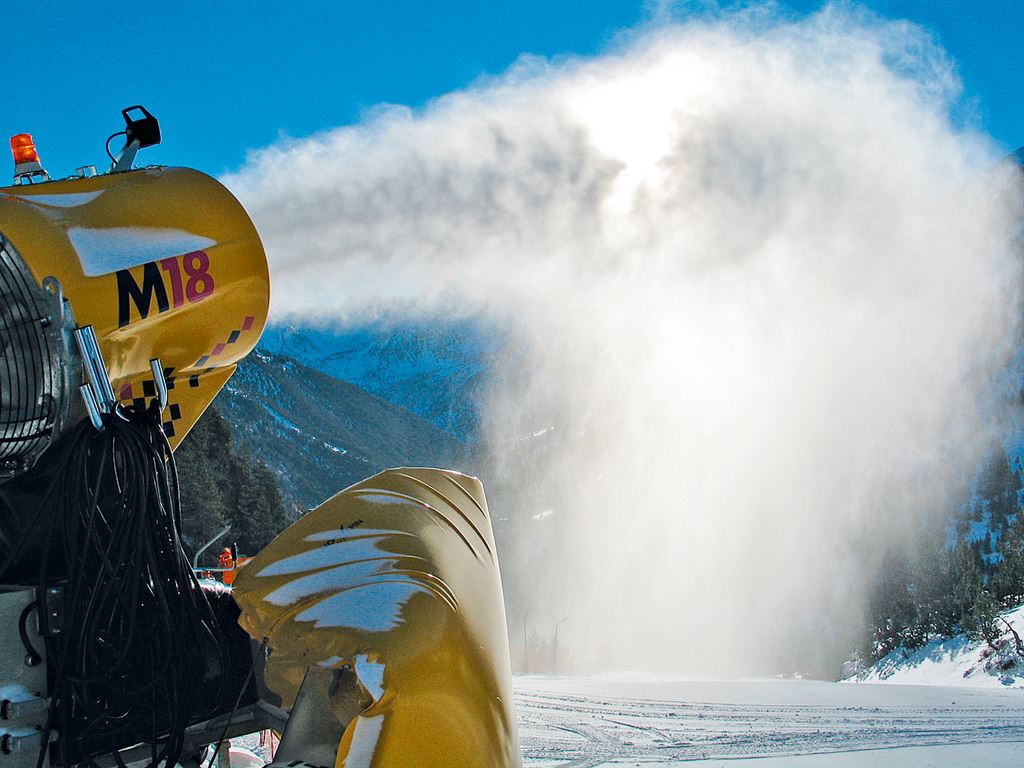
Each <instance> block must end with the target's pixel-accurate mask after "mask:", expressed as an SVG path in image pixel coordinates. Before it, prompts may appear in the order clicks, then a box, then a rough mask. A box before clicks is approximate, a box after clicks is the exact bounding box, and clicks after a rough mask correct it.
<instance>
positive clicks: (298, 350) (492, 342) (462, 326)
mask: <svg viewBox="0 0 1024 768" xmlns="http://www.w3.org/2000/svg"><path fill="white" fill-rule="evenodd" d="M498 344H499V342H498V341H496V335H495V334H493V333H488V332H485V331H483V330H482V329H481V326H480V325H478V324H475V323H473V322H471V321H460V322H454V321H453V322H438V323H435V324H430V325H426V324H410V323H404V324H402V325H391V324H388V323H384V322H381V323H377V324H373V325H366V326H361V327H355V328H344V329H336V328H330V327H312V326H302V327H298V326H294V325H272V326H270V327H268V328H267V330H266V331H265V332H264V334H263V338H262V339H261V340H260V346H261V347H262V348H263V349H265V350H266V351H268V352H270V353H273V354H276V355H286V356H288V357H292V358H294V359H295V360H297V361H299V362H300V363H302V364H303V365H306V366H308V367H310V368H313V369H316V370H318V371H320V372H322V373H326V374H328V375H330V376H333V377H334V378H336V379H341V380H342V381H347V382H350V383H352V384H355V385H356V386H358V387H360V388H362V389H364V390H366V391H367V392H370V393H372V394H374V395H377V396H378V397H380V398H383V399H384V400H387V401H389V402H391V403H395V404H397V405H400V406H402V407H403V408H406V409H408V410H410V411H412V412H413V413H415V414H416V415H418V416H420V417H421V418H423V419H425V420H427V421H429V422H430V423H432V424H433V425H434V426H436V427H438V428H439V429H442V430H444V431H445V432H447V433H448V434H450V435H451V436H453V437H455V438H456V439H457V440H459V441H461V442H468V443H471V442H473V441H474V440H475V438H476V433H477V426H478V419H477V408H476V401H477V396H478V394H479V392H480V390H481V388H482V386H483V384H484V381H485V377H486V372H487V369H488V367H489V361H490V359H491V357H492V356H493V355H494V353H495V351H496V349H497V347H498Z"/></svg>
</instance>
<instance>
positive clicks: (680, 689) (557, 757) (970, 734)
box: [516, 676, 1024, 768]
mask: <svg viewBox="0 0 1024 768" xmlns="http://www.w3.org/2000/svg"><path fill="white" fill-rule="evenodd" d="M516 706H517V711H518V715H519V729H520V731H519V733H520V741H521V744H522V750H523V764H524V766H525V768H548V767H550V768H554V767H555V766H558V767H559V768H597V767H598V766H602V767H608V768H610V767H611V766H615V767H616V768H618V767H619V766H651V767H652V768H653V766H659V768H670V767H671V766H677V765H687V766H690V765H697V766H714V765H718V766H726V765H728V766H733V765H734V764H735V763H736V762H737V761H740V762H746V761H749V762H751V763H754V762H755V760H756V765H757V766H758V768H777V767H778V766H789V765H794V766H797V768H818V767H827V768H864V767H865V766H879V767H880V768H884V767H885V766H900V767H901V768H917V767H918V766H961V765H985V766H989V767H991V766H1020V765H1024V692H1022V691H1020V690H1012V689H984V688H964V687H960V688H954V687H946V686H937V685H931V686H919V685H873V684H864V685H843V684H836V683H825V682H812V681H803V680H746V681H709V680H665V679H655V678H647V679H644V678H638V677H633V678H628V679H627V678H616V677H601V678H552V677H539V676H523V677H518V678H516Z"/></svg>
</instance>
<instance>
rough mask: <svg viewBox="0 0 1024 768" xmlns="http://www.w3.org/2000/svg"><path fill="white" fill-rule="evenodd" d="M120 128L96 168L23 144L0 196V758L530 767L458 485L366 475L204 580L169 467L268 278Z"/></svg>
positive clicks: (210, 194) (241, 349)
mask: <svg viewBox="0 0 1024 768" xmlns="http://www.w3.org/2000/svg"><path fill="white" fill-rule="evenodd" d="M124 119H125V124H126V127H125V130H124V132H123V134H124V137H125V145H124V148H123V149H122V150H121V152H120V154H119V155H118V156H117V157H112V163H111V167H110V169H109V171H107V172H106V173H100V174H97V173H96V172H95V169H93V168H91V167H86V168H81V169H79V171H78V173H77V174H76V175H75V176H73V177H71V178H67V179H60V180H53V179H50V177H49V176H48V175H47V173H46V171H45V170H44V169H43V166H42V164H41V162H40V160H39V156H38V154H37V153H36V151H35V147H34V146H33V142H32V138H31V136H29V135H27V134H22V135H19V136H16V137H14V138H13V139H12V150H13V152H14V157H15V184H14V185H13V186H10V187H5V188H2V189H0V585H2V587H0V647H2V648H3V649H4V650H5V651H6V652H5V653H4V654H3V657H2V659H0V768H22V767H23V766H32V765H35V766H44V765H47V764H49V765H60V766H70V765H89V766H98V767H102V768H106V767H107V766H111V767H112V766H122V767H123V766H126V765H129V766H142V765H147V766H149V765H161V766H164V765H166V766H168V767H170V766H174V765H176V764H180V765H182V766H189V765H193V766H199V765H204V766H212V765H214V764H217V765H220V766H228V765H235V766H238V765H246V766H248V765H255V764H262V762H263V761H261V760H258V759H257V758H256V756H255V755H254V754H253V753H250V752H246V751H245V750H243V749H240V748H239V747H238V746H237V744H236V745H235V746H231V745H230V742H229V740H230V739H232V738H235V737H239V736H242V735H245V734H255V733H259V732H263V733H273V734H274V735H275V739H274V740H275V742H276V741H277V739H279V745H278V746H277V749H276V754H275V756H274V758H273V762H274V764H275V765H282V766H283V765H288V766H289V767H290V768H299V767H300V766H304V765H305V766H330V765H336V766H338V767H339V768H341V767H342V766H344V767H345V768H356V767H357V766H358V767H359V768H369V767H371V766H372V767H374V768H384V767H387V768H397V767H398V766H422V767H425V768H430V767H434V766H438V767H440V766H449V767H457V766H495V767H496V768H498V767H500V768H505V767H507V766H518V765H520V757H519V752H518V740H517V735H516V725H515V716H514V712H513V705H512V686H511V673H510V666H509V659H508V638H507V634H506V627H505V616H504V608H503V602H502V592H501V582H500V576H499V572H498V562H497V556H496V549H495V544H494V538H493V535H492V532H491V524H490V519H489V516H488V512H487V504H486V501H485V499H484V493H483V488H482V486H481V484H480V482H479V481H478V480H476V479H475V478H472V477H467V476H464V475H461V474H458V473H456V472H450V471H444V470H438V469H422V468H416V469H409V468H405V469H394V470H389V471H386V472H383V473H381V474H379V475H377V476H375V477H372V478H369V479H368V480H364V481H363V482H360V483H358V484H356V485H354V486H352V487H350V488H348V489H346V490H344V491H342V492H341V493H339V494H338V495H336V496H335V497H334V498H332V499H330V500H328V501H327V502H325V503H324V504H323V505H321V506H320V507H319V508H317V509H315V510H313V511H311V512H309V513H308V514H306V515H305V516H304V517H303V518H301V519H300V520H299V521H298V522H297V523H295V524H294V525H293V526H291V527H290V528H289V529H287V530H286V531H284V532H283V533H282V534H281V535H280V536H278V537H277V539H275V540H274V541H273V542H272V543H271V544H270V545H269V546H267V547H266V548H265V549H264V550H263V551H262V552H260V553H259V554H258V555H256V556H255V557H254V558H253V559H252V560H251V562H249V563H248V564H247V565H246V566H245V568H243V569H241V570H239V571H238V575H237V578H236V580H235V582H234V585H233V586H232V587H231V588H228V587H226V586H223V585H219V586H211V585H209V584H207V583H201V582H200V581H199V580H198V579H197V578H196V575H195V573H194V571H193V569H192V567H191V563H190V561H189V558H188V557H187V555H186V553H185V551H184V544H183V542H182V541H181V539H180V509H179V500H178V489H177V478H176V475H175V470H174V460H173V451H174V449H176V447H177V446H178V445H179V444H180V442H181V441H182V440H183V439H186V436H187V434H188V432H189V429H190V428H191V427H192V426H193V425H194V424H195V422H196V420H197V419H198V418H199V417H200V415H201V414H202V413H203V411H204V410H205V409H206V408H207V406H208V405H209V404H210V403H211V401H212V400H213V398H214V397H215V395H216V394H217V392H218V391H219V390H220V389H221V387H223V386H224V384H225V382H226V381H227V380H228V378H229V377H230V376H231V374H232V372H233V371H234V370H235V366H236V365H237V363H238V362H239V361H240V360H241V359H242V358H244V357H245V355H246V354H248V353H249V352H250V351H251V350H252V349H253V348H254V346H255V344H256V342H257V340H258V339H259V336H260V333H261V331H262V329H263V326H264V324H265V322H266V317H267V311H268V306H269V292H270V283H269V276H268V270H267V261H266V256H265V254H264V251H263V246H262V244H261V242H260V238H259V235H258V234H257V232H256V229H255V227H254V226H253V224H252V222H251V220H250V219H249V217H248V215H247V214H246V212H245V211H244V210H243V208H242V206H241V205H240V204H239V202H238V201H237V200H236V199H235V198H234V197H233V196H232V195H231V194H230V193H229V192H228V191H227V190H226V189H225V188H224V187H223V186H221V185H220V184H219V183H218V182H217V181H215V180H214V179H212V178H210V177H208V176H206V175H204V174H202V173H199V172H197V171H194V170H189V169H185V168H168V167H153V166H151V167H146V168H141V169H138V170H136V169H134V168H133V165H134V160H135V156H136V154H137V152H138V151H139V150H141V149H144V148H146V147H147V146H152V145H153V144H156V143H159V141H160V128H159V124H158V123H157V121H156V118H154V117H153V116H152V115H151V114H149V113H148V112H147V111H146V110H145V109H143V108H141V107H131V108H129V109H126V110H124ZM117 135H120V134H115V136H117ZM112 138H113V137H112ZM108 144H109V142H108Z"/></svg>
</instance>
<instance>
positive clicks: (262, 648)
mask: <svg viewBox="0 0 1024 768" xmlns="http://www.w3.org/2000/svg"><path fill="white" fill-rule="evenodd" d="M269 642H270V638H269V637H264V638H263V641H262V642H261V643H260V648H259V650H258V651H257V652H256V653H254V654H253V655H252V664H250V665H249V671H248V672H247V673H246V675H245V682H244V683H242V687H241V688H240V689H239V691H238V698H236V699H235V706H233V707H232V708H231V714H229V715H228V719H227V722H226V723H224V730H223V731H221V732H220V738H219V739H217V746H216V747H214V748H213V755H212V756H211V757H210V762H209V766H210V768H215V766H216V765H217V753H218V752H220V745H221V744H223V743H224V739H225V738H227V735H228V728H230V727H231V721H232V720H234V719H235V713H237V712H238V707H239V705H241V703H242V696H243V695H244V694H245V689H246V688H248V687H249V681H250V680H252V673H253V672H254V671H255V670H256V662H257V661H259V658H260V655H261V654H262V653H263V652H264V651H266V650H267V644H268V643H269Z"/></svg>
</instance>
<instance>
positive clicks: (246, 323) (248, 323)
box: [188, 315, 256, 387]
mask: <svg viewBox="0 0 1024 768" xmlns="http://www.w3.org/2000/svg"><path fill="white" fill-rule="evenodd" d="M255 323H256V318H255V317H253V316H252V315H248V316H247V317H246V318H245V320H243V321H242V327H241V328H239V329H237V330H234V331H232V332H231V333H230V334H229V335H228V338H227V340H226V341H223V342H221V343H220V344H218V345H217V346H215V347H214V348H213V350H212V351H211V352H210V354H208V355H203V356H202V357H200V358H199V359H198V360H196V365H195V367H196V368H202V369H203V370H201V371H200V372H199V373H193V374H192V375H191V376H189V377H188V385H189V386H190V387H198V386H199V377H200V376H202V375H203V374H204V373H206V372H207V371H209V370H211V369H212V368H216V367H217V366H215V365H207V363H209V362H210V358H211V357H219V356H220V355H222V354H223V353H224V350H225V349H227V348H228V347H229V346H231V345H232V344H234V343H235V342H236V341H238V339H239V338H240V337H241V335H242V334H243V333H244V332H245V331H248V330H250V329H251V328H252V327H253V325H254V324H255Z"/></svg>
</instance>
